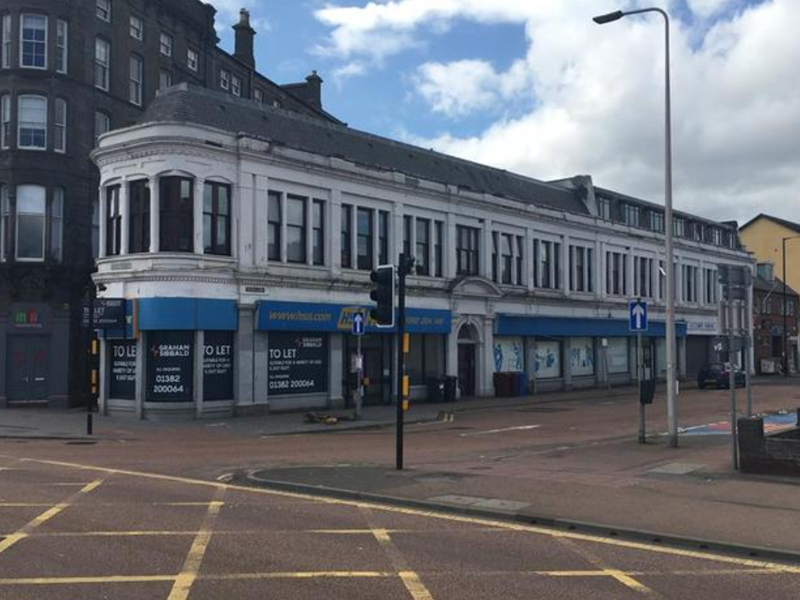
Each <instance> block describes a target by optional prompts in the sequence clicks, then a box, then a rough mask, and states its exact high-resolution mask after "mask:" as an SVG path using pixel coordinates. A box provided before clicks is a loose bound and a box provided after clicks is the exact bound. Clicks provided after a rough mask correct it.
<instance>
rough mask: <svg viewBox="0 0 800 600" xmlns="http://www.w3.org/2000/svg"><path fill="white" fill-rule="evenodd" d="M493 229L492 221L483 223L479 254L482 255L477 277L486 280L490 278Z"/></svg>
mask: <svg viewBox="0 0 800 600" xmlns="http://www.w3.org/2000/svg"><path fill="white" fill-rule="evenodd" d="M493 227H494V225H493V224H492V220H491V219H486V220H485V221H484V222H483V231H482V232H481V249H480V252H482V254H481V255H480V256H481V259H482V260H481V264H480V272H479V275H482V276H483V277H486V279H491V278H492V252H493V251H494V246H493V245H492V228H493Z"/></svg>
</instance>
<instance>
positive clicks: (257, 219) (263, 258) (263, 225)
mask: <svg viewBox="0 0 800 600" xmlns="http://www.w3.org/2000/svg"><path fill="white" fill-rule="evenodd" d="M268 193H269V179H268V178H267V177H264V176H263V175H256V176H255V189H254V190H253V210H252V215H253V219H254V223H255V225H254V227H255V239H254V240H253V246H254V248H255V252H254V255H255V266H256V267H257V268H259V269H265V268H266V267H267V262H268V259H267V256H268V248H269V244H268V240H267V231H268V230H269V226H268V221H267V204H268V197H269V196H268ZM248 214H250V213H248ZM242 226H243V227H244V226H245V223H244V222H243V223H242Z"/></svg>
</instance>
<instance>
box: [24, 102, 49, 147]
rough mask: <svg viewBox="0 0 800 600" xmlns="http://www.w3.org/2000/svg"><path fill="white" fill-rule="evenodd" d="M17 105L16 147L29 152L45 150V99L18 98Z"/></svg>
mask: <svg viewBox="0 0 800 600" xmlns="http://www.w3.org/2000/svg"><path fill="white" fill-rule="evenodd" d="M18 105H19V106H18V111H17V112H18V119H17V121H18V123H17V132H18V140H17V146H18V147H19V148H26V149H30V150H45V149H47V98H45V97H43V96H20V97H19V101H18Z"/></svg>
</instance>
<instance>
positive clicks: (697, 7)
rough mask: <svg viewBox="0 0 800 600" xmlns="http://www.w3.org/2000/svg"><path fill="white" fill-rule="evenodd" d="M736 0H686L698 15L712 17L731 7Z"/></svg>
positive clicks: (690, 8)
mask: <svg viewBox="0 0 800 600" xmlns="http://www.w3.org/2000/svg"><path fill="white" fill-rule="evenodd" d="M733 2H734V0H686V4H687V5H688V6H689V10H691V11H692V12H693V13H694V14H695V15H697V16H698V17H703V18H707V17H711V16H713V15H715V14H718V13H720V12H722V11H723V10H724V9H726V8H727V7H729V6H730V5H731V4H732V3H733Z"/></svg>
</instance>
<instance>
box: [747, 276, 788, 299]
mask: <svg viewBox="0 0 800 600" xmlns="http://www.w3.org/2000/svg"><path fill="white" fill-rule="evenodd" d="M753 289H754V290H756V291H759V292H772V295H773V296H783V281H781V280H780V279H778V278H777V277H776V278H775V281H767V280H766V279H764V278H763V277H754V278H753ZM786 295H787V296H797V295H798V294H797V292H795V291H794V290H793V289H792V287H791V286H790V285H788V284H787V286H786Z"/></svg>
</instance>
